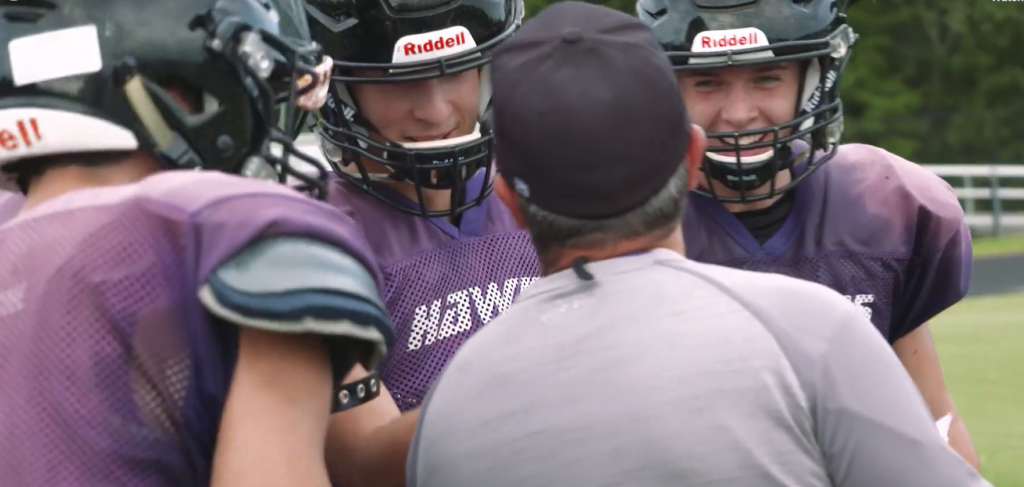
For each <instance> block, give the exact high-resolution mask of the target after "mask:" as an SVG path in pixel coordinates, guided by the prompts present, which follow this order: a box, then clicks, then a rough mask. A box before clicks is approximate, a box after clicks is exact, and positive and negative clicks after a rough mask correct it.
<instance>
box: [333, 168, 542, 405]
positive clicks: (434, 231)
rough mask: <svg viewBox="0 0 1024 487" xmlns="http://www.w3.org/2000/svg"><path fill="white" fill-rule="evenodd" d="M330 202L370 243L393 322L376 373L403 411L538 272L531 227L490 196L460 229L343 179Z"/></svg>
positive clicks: (476, 181) (471, 187) (477, 181)
mask: <svg viewBox="0 0 1024 487" xmlns="http://www.w3.org/2000/svg"><path fill="white" fill-rule="evenodd" d="M482 176H483V173H482V172H481V173H478V174H477V176H475V177H474V178H472V179H471V180H470V181H469V182H468V188H467V189H466V194H476V193H477V192H478V191H479V189H480V185H481V184H483V177H482ZM389 196H390V197H391V198H394V199H395V200H396V201H401V202H402V203H406V204H408V205H409V206H410V207H415V204H414V203H413V202H411V201H409V200H408V199H406V198H403V197H402V196H400V195H398V194H397V193H393V192H389ZM329 202H330V203H331V204H333V205H335V206H337V207H339V208H341V209H342V210H343V211H345V212H347V213H349V214H351V215H353V216H354V217H355V218H356V219H358V220H359V222H360V223H361V224H362V227H363V230H364V231H365V233H366V239H367V240H368V241H369V242H370V245H371V247H372V249H373V251H374V254H375V257H376V259H377V265H378V266H379V269H380V271H381V272H382V274H383V279H384V281H383V288H382V290H381V297H382V298H383V299H384V303H385V304H386V305H387V308H388V312H389V313H390V315H391V320H392V322H393V324H394V326H395V346H394V348H393V349H392V350H391V351H390V352H389V354H388V357H387V358H385V360H384V363H383V364H382V366H381V369H380V373H381V378H382V379H383V381H384V383H385V384H387V387H388V389H389V390H390V391H391V395H392V397H394V399H395V402H396V403H397V404H398V407H399V408H400V409H401V410H403V411H407V410H410V409H414V408H416V407H418V406H419V405H420V403H421V402H422V401H423V398H424V396H425V395H426V393H427V391H428V390H429V388H430V386H431V385H432V384H433V382H434V379H435V378H436V377H437V376H438V375H439V374H440V373H441V370H442V369H443V368H444V366H445V365H446V364H447V363H448V360H449V359H450V358H451V357H452V356H453V355H454V354H455V351H456V350H457V349H458V348H459V346H461V345H462V343H463V342H465V341H466V340H467V339H468V338H469V337H470V336H472V334H473V333H474V332H475V331H476V330H477V329H478V328H480V327H481V326H483V325H484V324H486V323H487V322H488V321H490V320H491V319H492V318H494V317H495V316H497V315H498V314H499V313H502V312H504V311H505V310H506V309H507V308H508V307H509V305H511V304H512V300H513V299H514V298H515V297H516V296H517V295H519V293H520V292H521V291H522V290H523V289H526V287H528V286H529V285H530V284H532V283H533V282H534V281H536V280H537V278H538V276H539V273H540V270H539V265H538V262H537V256H536V252H535V251H534V249H533V244H532V243H531V242H530V237H529V234H527V233H526V232H524V231H520V230H518V229H517V227H516V224H515V220H513V218H512V214H511V213H509V211H508V209H507V208H505V206H504V205H503V204H502V203H501V201H500V200H499V199H498V198H497V197H496V196H495V195H493V194H492V195H490V196H489V197H488V198H487V199H486V200H485V201H484V202H483V204H482V205H480V206H477V207H475V208H473V209H471V210H469V211H467V212H466V213H463V214H462V221H461V222H460V225H459V226H458V227H456V226H454V225H452V224H451V223H450V222H449V221H448V220H446V219H444V218H432V219H426V218H423V217H418V216H412V215H407V214H404V213H401V212H398V211H396V210H394V209H392V208H390V207H388V206H386V205H384V204H382V203H381V202H380V201H378V200H376V199H375V198H374V197H373V196H370V195H368V194H366V193H364V192H362V191H360V190H359V189H358V188H356V187H355V186H353V185H352V184H351V183H348V182H344V181H341V180H336V181H335V182H334V184H333V186H332V191H331V195H330V197H329Z"/></svg>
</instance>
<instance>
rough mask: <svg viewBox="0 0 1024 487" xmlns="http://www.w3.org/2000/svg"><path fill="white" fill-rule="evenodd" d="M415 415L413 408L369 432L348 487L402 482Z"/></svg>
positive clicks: (383, 486)
mask: <svg viewBox="0 0 1024 487" xmlns="http://www.w3.org/2000/svg"><path fill="white" fill-rule="evenodd" d="M419 416H420V410H419V409H414V410H412V411H409V412H406V413H405V414H403V415H402V417H400V418H398V419H397V420H395V421H392V422H391V423H388V424H386V425H384V426H381V427H379V428H377V429H376V430H375V431H374V432H373V435H372V437H371V439H370V441H368V442H367V448H366V449H365V450H364V451H363V452H361V454H360V455H359V456H358V458H359V460H360V461H359V468H358V472H359V473H358V475H356V479H355V480H356V483H355V484H353V485H352V486H351V487H403V486H404V485H405V461H406V458H407V457H408V456H409V445H410V444H411V442H412V437H413V435H414V434H415V433H416V421H417V420H418V419H419ZM346 487H348V486H346Z"/></svg>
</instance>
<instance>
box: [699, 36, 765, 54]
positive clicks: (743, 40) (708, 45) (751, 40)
mask: <svg viewBox="0 0 1024 487" xmlns="http://www.w3.org/2000/svg"><path fill="white" fill-rule="evenodd" d="M758 45H760V42H759V39H758V36H757V32H751V33H749V34H746V35H736V34H733V35H731V36H722V37H718V38H712V37H701V39H700V47H701V48H703V49H705V50H709V51H710V50H717V49H724V48H728V47H746V46H758Z"/></svg>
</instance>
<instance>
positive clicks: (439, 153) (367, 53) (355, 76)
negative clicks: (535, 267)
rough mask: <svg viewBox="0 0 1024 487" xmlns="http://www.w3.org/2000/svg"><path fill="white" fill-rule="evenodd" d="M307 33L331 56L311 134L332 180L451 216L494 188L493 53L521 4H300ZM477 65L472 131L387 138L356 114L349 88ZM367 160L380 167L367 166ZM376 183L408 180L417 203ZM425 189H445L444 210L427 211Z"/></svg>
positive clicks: (479, 0) (403, 0) (446, 0)
mask: <svg viewBox="0 0 1024 487" xmlns="http://www.w3.org/2000/svg"><path fill="white" fill-rule="evenodd" d="M306 6H307V11H308V12H309V19H310V31H311V33H312V36H313V39H314V40H315V41H317V42H318V43H320V44H321V45H323V46H324V50H325V51H326V53H327V54H328V55H329V56H331V57H332V58H333V59H334V76H333V81H334V82H333V84H332V86H331V90H330V94H329V96H328V99H327V103H326V104H325V105H324V107H323V108H321V110H320V117H319V118H320V120H319V124H318V125H319V127H318V129H317V134H318V136H317V139H318V140H319V143H320V147H321V149H322V151H323V153H324V156H325V159H327V161H329V163H330V165H331V167H332V168H333V169H334V171H335V173H337V174H338V176H339V177H341V178H344V179H346V180H348V181H351V182H353V183H355V184H356V185H357V186H359V187H360V188H361V189H362V190H363V191H366V192H368V193H370V194H372V195H373V196H375V197H377V198H378V199H380V200H381V201H383V202H385V203H387V204H388V205H390V206H392V207H394V208H396V209H398V210H399V211H403V212H406V213H411V214H415V215H419V216H423V217H446V216H454V215H457V214H459V213H462V212H463V211H465V210H467V209H469V208H471V207H473V206H475V205H477V204H479V202H481V201H483V199H484V198H485V197H486V196H487V195H488V194H489V193H490V191H491V180H492V179H493V178H492V174H491V166H492V164H491V147H492V144H491V129H490V127H489V125H488V121H487V115H488V109H489V105H490V98H491V87H490V71H489V63H490V60H491V53H492V51H493V50H494V49H495V48H496V47H497V46H498V45H499V44H500V43H501V42H502V41H504V40H505V39H508V38H509V37H510V36H511V35H512V34H513V33H514V32H515V31H516V29H518V27H519V25H520V24H521V23H522V17H523V12H524V7H523V2H522V0H359V1H356V0H307V2H306ZM471 69H479V70H480V95H479V96H480V111H479V114H478V118H477V120H476V122H477V124H476V127H475V129H474V130H473V132H472V133H470V134H468V135H465V136H462V137H456V138H452V139H447V140H435V141H424V142H411V143H410V142H397V141H384V142H383V143H382V142H380V141H378V140H374V139H373V138H371V135H375V136H378V137H379V138H380V139H383V137H381V136H380V133H379V131H378V130H377V128H375V127H374V126H373V124H372V123H371V122H370V121H369V120H367V118H366V117H365V116H363V114H362V113H361V112H360V108H359V104H358V103H357V102H356V100H355V99H354V97H353V96H352V92H351V90H350V89H349V86H350V85H351V84H354V83H403V82H410V81H419V80H428V79H434V78H440V77H443V76H448V75H453V74H458V73H461V72H464V71H467V70H471ZM364 161H374V162H377V163H379V164H380V165H382V167H384V168H385V171H383V172H370V171H368V170H367V168H366V167H365V165H364V164H363V162H364ZM481 168H483V169H484V170H485V171H486V173H485V176H484V180H485V182H484V184H482V185H481V187H480V189H479V190H477V189H476V188H475V185H474V189H473V191H472V193H473V194H467V193H468V192H469V191H468V187H467V185H466V181H467V180H468V179H469V178H470V177H472V176H473V175H474V174H476V173H477V172H478V171H479V170H480V169H481ZM374 181H408V182H411V183H413V184H414V185H415V187H416V195H417V199H418V201H415V202H414V203H416V204H417V205H416V206H417V207H415V208H414V207H412V206H411V205H407V204H404V203H402V202H399V201H395V200H394V199H393V198H392V197H391V196H389V195H390V193H385V192H382V191H380V189H379V187H376V186H375V185H374V184H373V182H374ZM423 189H450V190H451V201H452V205H451V209H450V210H445V211H428V210H427V209H426V207H425V205H424V204H423Z"/></svg>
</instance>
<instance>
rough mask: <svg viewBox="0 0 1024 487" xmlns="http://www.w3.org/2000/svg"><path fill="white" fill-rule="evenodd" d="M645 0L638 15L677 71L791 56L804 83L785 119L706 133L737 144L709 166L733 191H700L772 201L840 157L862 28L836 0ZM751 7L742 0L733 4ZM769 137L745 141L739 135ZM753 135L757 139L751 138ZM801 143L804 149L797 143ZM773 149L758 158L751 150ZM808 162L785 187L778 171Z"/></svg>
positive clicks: (707, 161)
mask: <svg viewBox="0 0 1024 487" xmlns="http://www.w3.org/2000/svg"><path fill="white" fill-rule="evenodd" d="M722 2H724V3H729V4H730V5H725V6H724V7H734V8H722V7H723V6H719V5H717V4H716V5H710V3H714V2H712V1H711V0H640V1H639V2H638V3H637V12H638V14H639V16H640V18H641V20H643V21H645V22H646V23H648V25H651V27H652V29H653V30H654V32H655V34H656V35H657V37H658V38H659V41H660V42H661V43H662V46H663V47H664V48H665V50H666V54H667V55H668V57H669V59H670V61H671V62H672V64H673V66H674V67H675V69H676V70H677V72H682V73H686V72H694V71H703V70H713V69H720V68H727V67H737V66H756V65H763V64H768V63H782V62H788V61H793V62H797V63H799V64H800V65H801V66H802V70H803V80H804V82H803V83H801V85H800V91H799V94H798V96H797V105H796V107H795V112H794V113H795V117H794V118H793V119H792V120H790V121H787V122H785V123H780V124H776V125H770V126H766V127H762V128H758V129H754V130H745V131H741V132H709V133H708V134H707V136H708V139H709V140H712V139H719V140H731V141H732V144H731V145H729V144H727V145H724V146H717V147H714V146H709V147H708V149H707V153H706V154H705V157H704V160H703V161H702V170H703V172H704V173H705V175H707V176H708V178H709V179H711V180H714V181H717V182H719V183H720V184H721V185H722V186H724V187H725V188H727V189H728V190H729V191H730V192H731V193H733V194H734V195H728V196H727V195H723V194H718V193H716V191H715V188H714V185H712V184H709V185H708V186H709V187H708V189H707V191H705V190H703V189H698V190H697V191H698V192H700V193H704V194H707V195H709V196H712V197H715V198H717V199H719V200H721V201H723V202H739V203H747V202H753V201H759V200H766V199H771V198H774V197H776V196H778V195H780V194H782V193H783V192H786V191H789V190H790V189H792V188H793V187H795V186H796V185H797V184H798V183H800V182H802V181H803V180H805V179H806V178H807V177H808V176H810V175H811V174H812V173H813V172H814V171H816V170H817V169H818V168H820V167H821V166H822V165H823V164H824V163H826V162H828V161H829V160H831V159H832V157H834V156H835V153H836V151H837V149H838V144H839V140H840V137H841V134H842V124H843V112H842V101H841V100H840V98H839V85H840V81H841V76H842V72H843V69H844V68H845V65H846V62H847V60H848V59H849V56H850V52H851V48H852V46H853V44H854V43H855V41H856V38H857V36H856V34H854V33H853V30H852V29H851V28H850V27H849V26H848V25H847V24H846V17H845V14H843V13H840V11H839V9H838V6H837V4H836V2H835V1H833V0H807V1H804V2H793V1H792V0H718V3H722ZM732 4H743V5H732ZM751 136H761V138H760V139H758V140H757V141H756V142H753V143H749V144H741V143H740V139H741V138H745V137H748V138H752V137H751ZM748 140H749V139H748ZM796 140H801V141H803V142H805V143H806V144H807V145H808V148H807V149H805V150H800V151H799V152H797V151H795V150H794V147H793V146H792V143H793V142H794V141H796ZM766 147H767V148H769V151H767V152H763V153H761V154H758V155H755V156H742V155H741V154H742V153H743V152H744V151H750V150H755V149H762V150H763V148H766ZM798 164H805V168H804V169H803V170H802V171H800V172H799V174H798V175H794V177H793V179H792V180H791V181H790V182H789V183H787V184H785V185H783V186H780V187H777V186H776V178H775V176H776V175H777V174H778V173H779V172H782V171H785V170H788V169H789V168H791V167H793V166H795V165H798Z"/></svg>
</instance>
